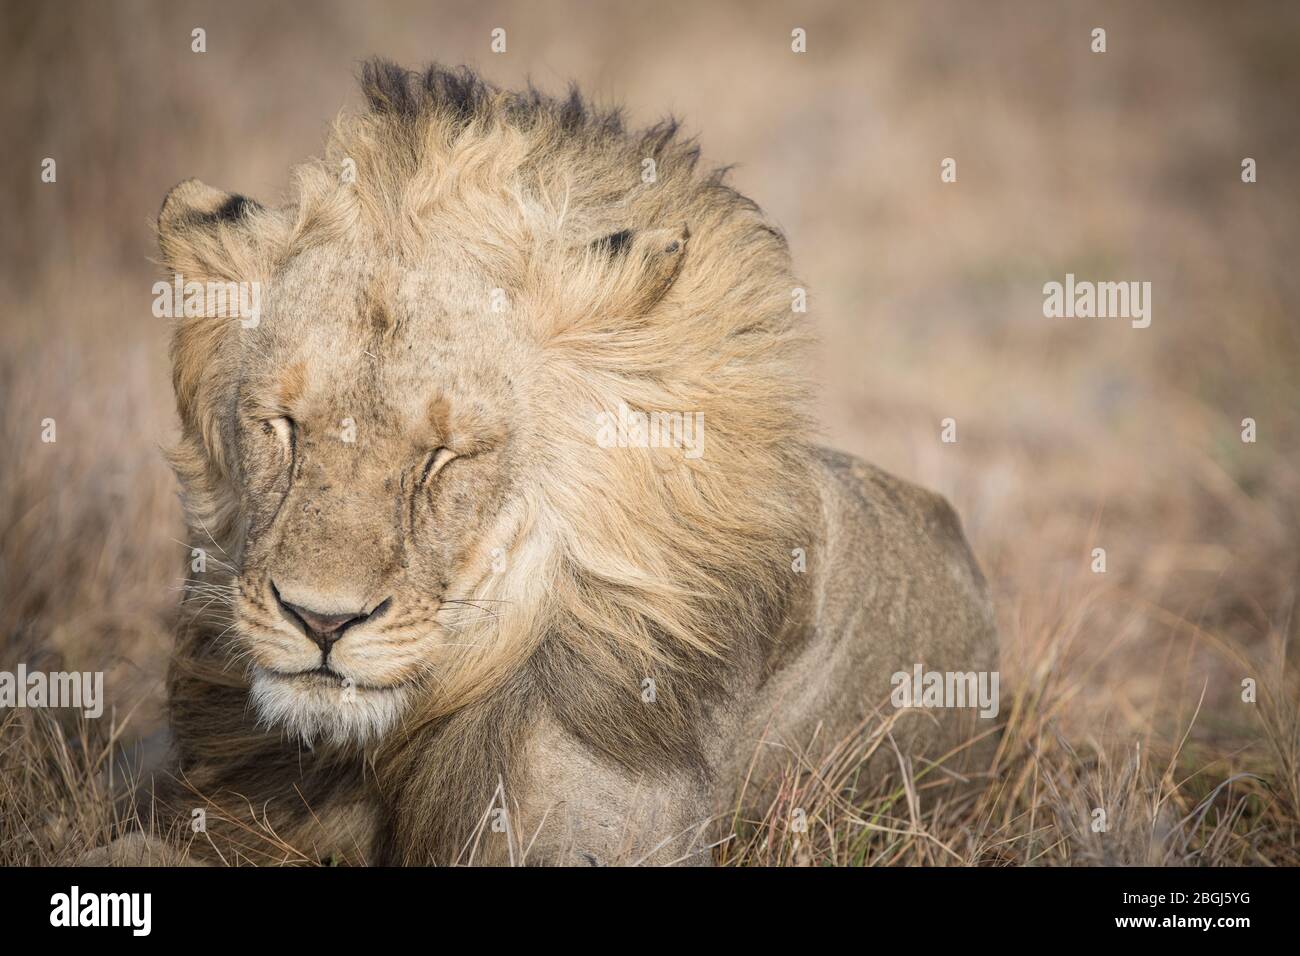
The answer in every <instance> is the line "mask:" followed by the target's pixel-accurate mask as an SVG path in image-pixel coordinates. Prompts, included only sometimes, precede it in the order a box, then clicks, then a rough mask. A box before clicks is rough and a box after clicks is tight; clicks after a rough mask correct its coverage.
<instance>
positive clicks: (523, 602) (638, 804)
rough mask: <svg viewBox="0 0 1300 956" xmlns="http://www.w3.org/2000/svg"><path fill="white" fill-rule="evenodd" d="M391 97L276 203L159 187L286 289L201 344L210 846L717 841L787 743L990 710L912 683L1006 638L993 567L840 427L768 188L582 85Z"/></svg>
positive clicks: (183, 739)
mask: <svg viewBox="0 0 1300 956" xmlns="http://www.w3.org/2000/svg"><path fill="white" fill-rule="evenodd" d="M363 88H364V92H365V96H366V99H367V100H368V103H369V109H368V111H366V112H365V113H364V114H362V115H357V116H349V117H345V118H343V119H340V120H339V122H338V124H337V125H336V127H335V129H334V131H333V134H332V136H331V137H330V140H329V143H328V145H327V149H326V156H325V158H324V159H323V160H320V161H317V162H313V163H310V164H308V165H305V166H303V167H301V168H299V169H298V170H297V171H296V175H295V177H294V181H295V182H294V193H293V196H292V199H291V201H290V202H289V203H288V204H287V205H284V206H282V207H278V208H273V207H269V206H264V205H262V204H260V203H257V202H254V201H252V200H250V199H246V198H244V197H242V196H238V195H232V194H229V193H224V192H220V191H218V190H216V189H212V188H210V187H208V186H205V185H203V184H202V183H199V182H197V181H195V180H189V181H187V182H184V183H181V184H180V185H179V186H177V187H175V188H174V189H173V190H172V191H171V192H170V193H169V194H168V196H167V199H166V201H165V202H164V204H163V208H162V211H161V213H160V214H159V217H158V233H159V242H160V246H161V249H162V254H163V258H164V261H165V263H166V265H167V266H168V268H169V269H171V270H172V271H174V272H175V273H177V274H179V275H180V276H182V277H183V279H184V281H185V282H191V281H193V282H198V283H223V284H224V283H232V282H233V283H239V284H253V283H256V284H257V285H256V286H252V288H254V289H255V290H257V292H258V295H257V296H256V297H252V298H255V299H257V300H258V301H260V312H259V315H257V316H254V317H251V318H250V317H249V316H242V319H243V321H240V318H241V317H240V316H235V317H231V316H229V315H228V314H207V315H189V316H182V317H181V318H179V319H178V320H177V321H176V328H175V336H174V341H173V348H172V356H173V362H174V382H175V389H176V402H177V407H178V410H179V413H180V419H181V423H182V428H183V433H182V437H181V440H180V442H179V445H178V447H177V448H176V449H175V451H174V452H173V453H172V456H171V460H172V463H173V466H174V467H175V470H176V473H177V475H178V477H179V479H180V482H181V485H182V488H183V490H184V494H183V500H184V505H185V511H186V518H187V523H188V526H189V529H190V537H191V545H192V547H193V548H195V549H203V552H202V553H203V554H204V555H205V556H206V562H207V567H206V570H205V571H203V572H202V573H200V574H198V575H197V577H198V579H199V583H198V584H197V585H196V587H195V589H194V593H193V594H192V595H191V596H190V598H189V599H188V600H187V601H186V603H185V605H184V607H183V625H182V627H181V630H180V633H179V635H178V640H177V648H176V652H175V657H174V661H173V664H172V668H171V675H170V717H171V727H172V732H173V735H174V746H173V753H172V764H171V766H170V768H169V769H170V773H169V774H168V775H167V782H166V783H163V784H161V785H160V790H159V792H158V793H157V801H156V808H157V810H158V811H160V812H164V813H171V814H174V817H173V819H174V820H175V821H176V822H177V823H178V824H179V825H178V826H177V829H178V830H180V829H188V827H185V826H184V824H186V823H188V822H189V820H190V818H191V814H192V811H193V810H195V809H200V808H202V809H204V810H205V812H206V820H207V832H206V836H203V837H199V838H197V839H195V840H193V841H192V848H191V849H192V852H193V853H195V854H197V855H200V856H203V855H209V856H211V858H214V859H215V858H217V855H218V854H219V856H220V858H221V859H224V860H226V861H227V862H234V861H235V860H238V859H244V860H252V861H272V860H279V859H284V858H286V856H291V854H290V853H289V851H288V850H286V849H285V848H286V847H292V848H293V849H294V851H296V852H297V853H301V854H304V855H305V856H306V857H307V858H311V859H323V858H328V857H331V856H340V857H342V858H344V859H349V860H365V861H370V862H395V863H438V864H449V863H456V862H488V863H504V862H516V863H517V862H526V863H565V862H578V863H592V864H598V863H599V864H604V863H613V862H620V863H636V862H648V863H668V862H708V861H709V860H710V859H711V856H710V853H709V852H708V849H707V847H708V843H709V842H710V841H711V840H713V839H716V835H715V834H716V833H717V832H719V831H718V830H717V829H716V826H712V825H711V824H716V822H717V821H718V820H719V819H722V818H727V819H728V820H729V819H730V816H731V813H730V811H731V810H733V809H734V807H735V805H736V802H737V801H738V800H739V799H740V798H741V790H742V785H743V786H744V790H745V794H746V797H745V799H758V798H760V797H761V795H762V794H763V792H764V789H763V788H764V785H765V784H766V783H767V782H768V781H770V780H771V779H772V778H773V776H774V774H775V773H776V772H777V771H779V770H781V769H782V768H783V767H785V766H786V765H787V764H788V762H789V761H791V760H797V759H801V758H809V759H811V758H815V756H816V754H817V753H818V752H824V751H825V750H826V749H827V748H828V747H830V746H833V745H834V744H836V743H838V742H839V741H841V740H843V739H858V740H863V739H866V738H867V735H869V734H872V733H880V732H881V731H880V727H881V721H883V722H884V726H886V727H887V728H888V740H889V745H888V746H885V747H884V748H882V749H881V750H880V752H879V753H878V754H877V756H876V757H875V758H873V760H874V761H875V763H876V764H879V766H880V770H879V771H872V773H877V774H878V773H885V772H890V771H891V770H892V771H893V772H897V769H898V760H899V757H900V756H910V757H911V759H913V760H914V761H918V763H917V764H916V766H920V764H919V761H920V760H922V759H924V756H923V755H925V754H927V753H928V754H930V756H931V757H932V758H938V757H941V756H943V754H944V753H945V752H947V751H948V750H949V749H950V748H952V747H953V745H954V743H956V742H959V741H960V740H963V739H965V736H964V735H965V734H967V733H968V732H969V731H970V730H971V724H970V722H969V721H968V720H967V718H971V717H973V713H972V712H971V711H970V710H969V709H950V710H939V711H927V712H916V711H913V712H905V713H903V714H902V716H901V717H900V716H899V714H900V712H899V711H898V710H897V709H896V708H895V707H893V706H891V703H890V696H891V689H892V683H891V677H892V675H894V674H895V673H896V672H905V673H906V674H907V675H909V677H910V675H911V674H912V671H913V668H914V666H916V665H923V666H924V668H925V669H926V670H927V671H933V670H937V671H961V672H970V671H988V670H990V669H991V668H992V667H994V666H995V662H996V632H995V629H994V624H993V620H992V614H991V611H990V605H989V599H988V596H987V590H986V586H985V584H984V581H983V578H982V577H981V575H980V572H979V570H978V568H977V566H976V564H975V561H974V559H973V558H972V556H971V553H970V550H969V549H968V547H967V545H966V543H965V540H964V538H963V536H962V532H961V529H960V526H959V524H958V520H957V518H956V516H955V515H954V513H953V511H952V509H951V508H950V507H949V506H948V504H947V503H946V502H945V501H944V500H943V499H942V498H939V497H938V496H936V495H933V494H930V493H929V492H926V491H922V490H920V489H918V488H915V487H913V486H912V485H909V484H907V483H905V482H902V481H899V480H898V479H896V478H893V477H890V476H889V475H886V474H884V473H883V472H881V471H879V470H877V469H875V468H873V467H871V466H869V465H866V464H863V463H861V462H859V461H856V460H854V459H852V458H849V457H847V456H845V455H841V454H836V453H834V452H829V451H825V450H822V449H820V448H818V447H816V445H815V444H814V442H813V440H812V438H811V429H810V427H809V423H808V420H807V418H806V415H805V411H804V408H805V399H806V391H807V390H806V388H805V378H804V373H803V372H802V371H801V369H802V362H803V357H802V348H801V346H802V344H803V340H804V333H805V329H804V327H803V320H802V317H801V315H800V314H799V312H797V311H796V310H795V309H793V308H792V296H793V295H795V294H796V290H797V285H798V283H797V282H796V281H795V280H794V278H793V277H792V275H791V272H790V261H789V256H788V253H787V249H786V243H785V241H784V238H783V237H782V235H781V233H780V232H779V231H778V230H777V229H776V228H774V227H773V226H772V225H771V224H769V223H768V222H767V221H766V220H765V219H764V217H763V215H762V213H761V211H760V210H759V209H758V207H757V206H755V205H754V203H752V202H750V201H749V200H748V199H746V198H745V197H743V196H741V195H739V194H737V193H736V192H735V191H734V190H732V189H731V188H729V187H728V186H726V185H725V184H724V182H723V174H722V173H721V172H712V173H706V172H701V171H700V170H699V169H697V159H698V150H697V149H696V147H695V146H693V145H692V144H691V143H690V142H683V141H682V140H681V139H679V138H678V137H677V135H676V126H675V125H674V124H672V123H666V124H662V125H659V126H655V127H653V128H651V129H649V130H646V131H644V132H640V133H630V132H628V131H626V130H625V129H624V128H623V125H622V123H621V122H620V119H619V116H618V114H617V113H604V112H599V111H593V110H592V109H590V108H589V107H588V106H587V105H585V104H584V102H583V100H582V99H581V98H580V97H579V96H578V94H577V93H576V92H575V93H573V94H572V95H570V96H569V97H568V98H567V99H564V100H555V99H551V98H548V97H546V96H543V95H540V94H539V93H537V92H536V91H534V90H531V89H530V90H528V91H527V92H508V91H503V90H499V89H497V88H495V87H493V86H491V85H489V84H487V83H485V82H483V81H481V80H480V79H478V78H477V77H476V76H475V75H474V74H472V73H471V72H469V71H468V70H460V71H449V70H445V69H441V68H438V67H433V68H431V69H429V70H428V71H426V72H424V73H423V74H415V73H411V72H407V71H405V70H401V69H398V68H397V67H395V66H393V65H391V64H389V63H385V62H383V61H374V62H372V63H369V64H367V65H366V66H365V68H364V75H363ZM223 288H229V289H231V295H233V294H234V287H229V286H223ZM240 288H241V289H244V288H249V286H240ZM895 703H897V701H895ZM980 726H981V727H982V728H983V729H985V730H986V731H987V728H988V727H989V726H990V724H989V723H988V722H985V723H983V724H981V725H980ZM984 736H985V737H989V736H990V733H988V732H985V733H984ZM880 739H882V740H883V739H886V738H885V737H884V736H882V737H881V738H880ZM895 749H897V751H898V752H897V753H895V752H894V750H895ZM721 832H724V833H725V826H724V829H723V831H721ZM292 858H294V859H298V858H300V857H296V856H292Z"/></svg>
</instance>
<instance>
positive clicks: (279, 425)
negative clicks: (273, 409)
mask: <svg viewBox="0 0 1300 956" xmlns="http://www.w3.org/2000/svg"><path fill="white" fill-rule="evenodd" d="M262 428H263V429H264V430H265V431H267V432H268V433H270V434H273V435H275V436H276V437H277V438H278V439H279V440H280V443H281V444H282V445H283V446H284V449H285V451H286V452H287V451H292V449H293V443H294V437H295V434H296V429H297V425H295V424H294V421H293V419H292V418H290V417H289V416H287V415H278V416H276V417H275V418H270V419H267V420H266V421H264V422H262Z"/></svg>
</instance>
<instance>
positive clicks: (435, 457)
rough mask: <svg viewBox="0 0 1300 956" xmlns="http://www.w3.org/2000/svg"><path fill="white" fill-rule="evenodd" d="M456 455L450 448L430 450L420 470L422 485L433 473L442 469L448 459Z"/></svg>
mask: <svg viewBox="0 0 1300 956" xmlns="http://www.w3.org/2000/svg"><path fill="white" fill-rule="evenodd" d="M456 457H457V455H456V453H455V452H454V451H452V450H451V449H450V448H439V449H437V450H436V451H434V452H432V453H431V454H430V455H429V457H428V458H427V459H426V460H425V463H424V470H423V471H421V472H420V484H421V485H423V484H425V483H426V482H428V481H429V479H431V478H432V477H433V476H434V475H436V474H437V473H438V472H440V471H442V469H443V468H444V467H446V465H447V463H448V462H449V461H451V460H452V459H453V458H456Z"/></svg>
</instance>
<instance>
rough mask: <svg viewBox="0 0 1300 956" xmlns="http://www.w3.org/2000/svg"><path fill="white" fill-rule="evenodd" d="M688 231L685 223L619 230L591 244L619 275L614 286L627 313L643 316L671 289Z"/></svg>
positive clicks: (681, 261)
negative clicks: (620, 295) (667, 226)
mask: <svg viewBox="0 0 1300 956" xmlns="http://www.w3.org/2000/svg"><path fill="white" fill-rule="evenodd" d="M690 237H691V231H690V229H688V228H687V227H686V225H685V224H683V225H681V226H676V227H674V228H670V229H622V230H619V231H618V232H615V233H611V234H610V235H608V236H605V237H604V238H602V239H597V240H596V241H595V242H594V243H592V246H593V248H594V249H595V250H596V251H597V253H598V254H601V255H604V256H607V257H608V258H609V261H610V263H611V264H612V265H613V266H614V267H615V268H616V269H617V270H618V272H619V280H620V281H619V282H618V285H620V286H622V287H623V288H622V291H623V293H624V295H626V297H627V298H626V302H627V306H626V308H627V310H628V311H629V312H630V313H631V314H633V315H639V314H644V313H646V312H648V311H650V309H652V308H654V306H655V304H656V303H658V302H659V300H660V299H662V298H663V297H664V295H665V294H667V292H668V290H669V289H670V288H672V285H673V282H674V281H676V279H677V274H678V273H679V272H681V269H682V263H683V262H685V261H686V242H687V240H688V239H690Z"/></svg>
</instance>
